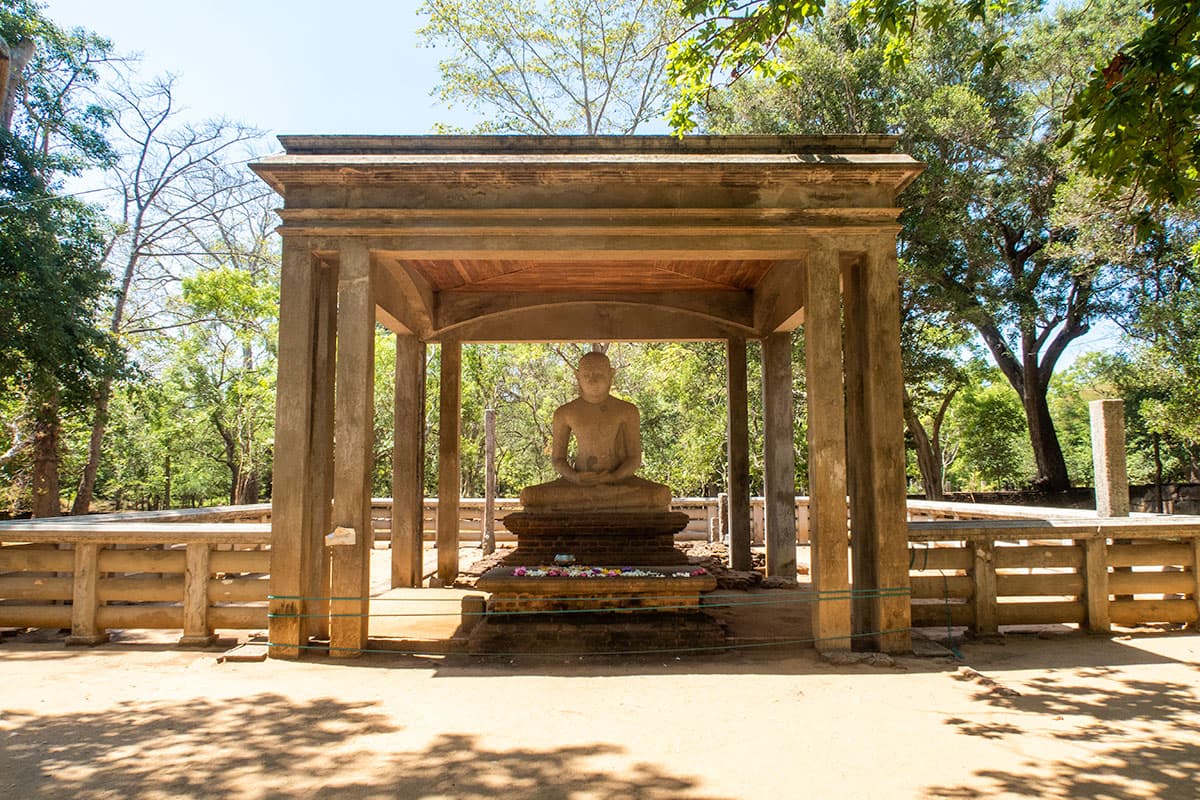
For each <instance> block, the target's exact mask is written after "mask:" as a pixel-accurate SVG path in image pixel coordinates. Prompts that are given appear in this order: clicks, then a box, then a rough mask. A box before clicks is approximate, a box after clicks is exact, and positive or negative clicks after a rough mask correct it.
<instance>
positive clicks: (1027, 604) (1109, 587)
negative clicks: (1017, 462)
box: [0, 497, 1200, 645]
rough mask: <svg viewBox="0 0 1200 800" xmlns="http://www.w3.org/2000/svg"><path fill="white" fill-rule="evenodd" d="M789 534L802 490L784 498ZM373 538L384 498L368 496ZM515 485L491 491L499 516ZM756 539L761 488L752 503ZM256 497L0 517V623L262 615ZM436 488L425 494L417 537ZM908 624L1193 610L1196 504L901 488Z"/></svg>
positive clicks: (1104, 620)
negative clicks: (1102, 511) (791, 506)
mask: <svg viewBox="0 0 1200 800" xmlns="http://www.w3.org/2000/svg"><path fill="white" fill-rule="evenodd" d="M796 503H797V511H798V515H797V518H798V524H797V530H796V537H797V541H798V542H799V543H804V542H806V541H807V540H808V524H807V518H808V515H807V510H808V500H807V498H804V497H799V498H797V500H796ZM373 507H374V512H373V516H374V517H375V525H376V540H377V543H379V542H386V541H387V539H388V538H389V535H390V531H389V530H388V527H389V525H390V510H391V501H390V500H389V499H387V498H379V499H377V500H375V501H374V504H373ZM517 507H518V506H517V503H516V501H515V500H514V499H511V498H508V499H501V500H497V501H496V508H497V512H496V516H497V517H498V518H501V520H500V521H498V524H497V526H496V531H497V538H498V539H500V540H501V541H504V540H505V539H509V540H511V539H512V538H513V537H512V536H511V534H509V533H508V531H507V530H505V529H504V527H503V522H502V517H503V516H505V515H506V514H508V513H511V511H513V510H515V509H516V508H517ZM673 507H674V508H675V509H676V510H680V511H685V512H686V513H688V515H689V516H690V517H691V522H690V523H689V525H688V527H687V529H685V530H684V531H683V532H681V533H680V534H679V538H680V539H682V540H688V539H691V540H707V539H710V538H714V539H715V538H716V537H718V536H720V532H721V526H720V524H719V519H718V517H719V513H718V509H719V508H720V507H721V503H720V502H719V500H718V499H717V498H679V499H677V500H676V501H675V503H674V504H673ZM753 508H754V509H756V511H755V524H754V526H753V530H754V536H755V538H756V540H757V541H759V542H761V541H762V521H761V520H762V501H761V498H758V499H757V502H756V503H755V504H754V505H753ZM482 510H483V501H482V500H478V499H466V500H464V501H462V502H461V504H460V511H459V513H460V517H459V525H460V530H461V532H462V539H463V541H464V542H470V541H472V539H473V537H475V536H478V535H479V534H480V531H481V528H482V524H481V517H482ZM270 513H271V509H270V506H269V505H265V504H263V505H256V506H226V507H219V508H210V509H189V510H181V511H149V512H131V513H122V514H108V515H93V516H89V517H83V518H75V517H62V518H57V519H45V520H30V521H20V522H4V523H0V627H51V628H70V630H71V637H70V639H69V641H71V642H73V643H81V644H82V643H95V642H98V641H103V640H104V639H105V638H106V636H107V631H108V630H109V629H117V628H135V629H136V628H165V629H178V630H180V631H181V632H182V637H181V639H180V642H181V644H184V645H189V644H203V643H206V642H208V641H210V640H211V636H212V631H213V630H214V629H217V628H229V629H263V628H265V627H266V624H267V607H266V599H267V593H268V575H269V571H270V552H269V547H270V541H271V532H270V524H269V520H270ZM436 514H437V503H436V501H427V503H426V507H425V531H426V538H427V539H430V540H432V539H433V538H434V531H435V530H436ZM909 518H910V522H909V551H910V572H909V575H910V582H911V588H912V598H913V624H914V626H918V627H922V626H945V625H955V626H960V625H965V626H969V627H971V628H973V629H975V630H977V631H980V632H989V631H994V630H996V629H997V628H998V627H1000V626H1005V625H1026V624H1046V623H1073V624H1078V625H1081V626H1083V627H1085V628H1087V629H1089V630H1093V631H1104V630H1108V626H1109V625H1110V623H1119V624H1126V625H1128V624H1141V623H1183V624H1189V623H1197V621H1198V620H1200V517H1183V516H1172V517H1160V516H1151V515H1142V514H1136V515H1134V516H1131V517H1127V518H1109V519H1099V518H1097V517H1096V515H1095V513H1094V512H1090V511H1080V510H1072V509H1045V508H1028V507H1026V508H1022V507H1016V506H987V505H974V504H966V503H933V502H926V501H910V503H909Z"/></svg>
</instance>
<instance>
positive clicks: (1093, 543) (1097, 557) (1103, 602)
mask: <svg viewBox="0 0 1200 800" xmlns="http://www.w3.org/2000/svg"><path fill="white" fill-rule="evenodd" d="M1083 558H1084V568H1085V570H1084V571H1085V573H1086V574H1085V576H1084V583H1083V586H1084V592H1085V593H1086V595H1087V598H1086V599H1087V620H1088V630H1089V631H1091V632H1092V633H1108V632H1109V619H1108V540H1107V539H1106V538H1105V537H1104V536H1103V535H1101V536H1096V537H1094V538H1091V539H1084V540H1083Z"/></svg>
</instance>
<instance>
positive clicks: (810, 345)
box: [804, 248, 851, 652]
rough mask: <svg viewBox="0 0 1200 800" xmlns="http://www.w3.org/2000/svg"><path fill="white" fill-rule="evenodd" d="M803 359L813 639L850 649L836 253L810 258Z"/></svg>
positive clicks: (827, 647) (823, 646) (826, 647)
mask: <svg viewBox="0 0 1200 800" xmlns="http://www.w3.org/2000/svg"><path fill="white" fill-rule="evenodd" d="M806 269H807V271H808V297H807V300H806V303H805V307H804V362H805V367H806V369H807V373H808V374H807V381H806V391H807V394H808V481H809V500H808V504H809V506H808V526H809V534H808V535H809V540H810V542H811V548H812V572H811V579H812V588H813V593H814V598H813V605H812V610H813V613H812V619H813V626H812V627H813V637H814V638H815V639H816V647H817V650H819V651H822V652H828V651H832V650H849V649H850V641H851V640H850V561H849V555H850V553H849V549H850V544H849V534H848V530H847V525H846V521H847V514H848V511H847V507H846V411H845V405H846V393H845V390H844V387H843V368H842V308H841V305H842V304H841V294H840V288H839V283H840V278H841V275H840V272H839V269H840V266H839V263H838V254H837V252H836V251H835V250H833V249H832V248H824V249H821V250H818V251H816V252H814V253H812V254H811V255H810V256H809V258H808V261H807V265H806Z"/></svg>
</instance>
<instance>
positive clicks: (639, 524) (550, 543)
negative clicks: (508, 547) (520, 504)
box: [504, 511, 688, 567]
mask: <svg viewBox="0 0 1200 800" xmlns="http://www.w3.org/2000/svg"><path fill="white" fill-rule="evenodd" d="M687 524H688V515H687V514H685V513H683V512H681V511H671V512H666V513H615V512H614V513H587V514H532V513H528V512H517V513H515V514H509V515H508V516H507V517H505V518H504V525H505V526H506V527H507V528H508V529H509V530H510V531H512V532H513V533H514V534H516V536H517V549H516V550H515V551H513V553H512V554H511V555H510V556H508V558H506V559H505V563H507V564H511V565H513V566H538V565H542V564H552V563H554V557H555V556H556V555H571V556H574V558H575V563H576V564H586V565H588V566H618V567H620V566H631V565H634V564H643V565H651V566H664V565H669V564H686V563H687V556H685V555H684V554H683V553H682V552H680V551H678V550H676V549H675V534H676V533H677V532H678V531H681V530H683V529H684V528H685V527H687Z"/></svg>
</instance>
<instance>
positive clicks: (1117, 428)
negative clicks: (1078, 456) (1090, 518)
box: [1088, 400, 1129, 517]
mask: <svg viewBox="0 0 1200 800" xmlns="http://www.w3.org/2000/svg"><path fill="white" fill-rule="evenodd" d="M1088 414H1089V416H1090V417H1091V422H1092V465H1093V469H1094V471H1095V476H1096V477H1095V484H1096V516H1098V517H1128V516H1129V471H1128V469H1127V468H1126V465H1125V404H1124V402H1122V401H1121V400H1093V401H1091V402H1090V403H1088Z"/></svg>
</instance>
